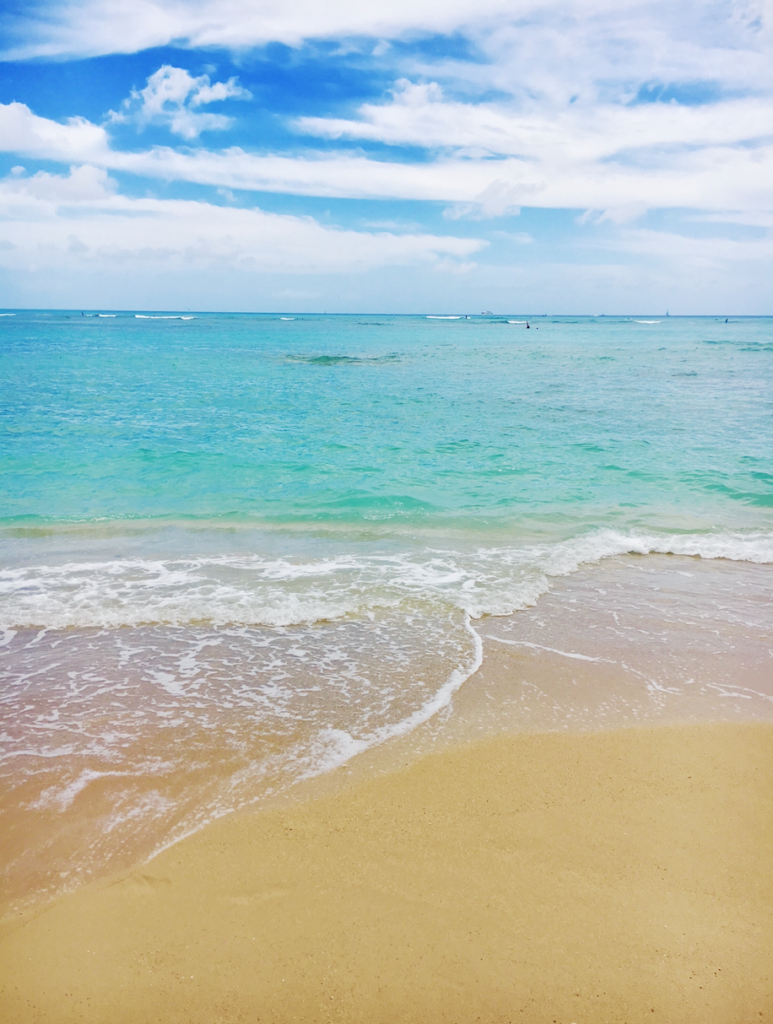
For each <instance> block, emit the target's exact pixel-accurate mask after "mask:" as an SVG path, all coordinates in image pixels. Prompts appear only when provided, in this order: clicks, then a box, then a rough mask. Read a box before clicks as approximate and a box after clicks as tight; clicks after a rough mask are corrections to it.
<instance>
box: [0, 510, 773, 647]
mask: <svg viewBox="0 0 773 1024" xmlns="http://www.w3.org/2000/svg"><path fill="white" fill-rule="evenodd" d="M629 552H631V553H636V554H641V555H646V554H650V553H659V554H675V555H689V556H695V557H700V558H708V559H712V558H725V559H730V560H734V561H748V562H756V563H773V535H772V534H768V533H755V534H741V533H729V532H727V533H710V534H662V535H659V534H655V533H645V532H622V531H616V530H609V529H605V530H599V531H595V532H593V533H588V534H584V535H582V536H579V537H575V538H572V539H570V540H565V541H561V542H558V543H553V544H547V543H546V544H538V545H518V546H511V547H503V546H497V547H480V548H477V549H474V550H468V551H466V552H465V551H459V550H455V551H450V550H442V549H427V548H424V549H416V550H413V551H407V552H403V553H398V554H380V553H372V554H341V555H331V556H329V557H319V558H313V559H312V558H308V557H307V558H300V557H297V558H276V557H266V556H261V555H219V556H214V557H211V556H210V557H200V558H177V559H147V558H127V559H115V560H110V561H97V560H88V561H86V560H84V561H68V562H66V563H64V564H61V565H48V564H46V565H33V566H24V567H19V568H10V569H3V570H0V628H5V629H11V628H19V627H27V628H29V627H34V626H39V627H44V628H48V629H62V628H66V627H101V628H106V627H107V628H109V627H118V626H137V625H141V624H144V623H169V624H175V625H184V624H186V623H191V622H202V621H209V622H213V623H234V624H242V625H265V626H290V625H294V624H303V623H311V622H317V621H321V620H337V619H344V618H347V617H362V616H367V615H368V614H369V613H373V612H375V611H377V610H379V609H390V608H391V609H395V608H400V607H403V608H405V609H406V610H410V608H414V607H418V606H421V607H428V608H434V609H435V611H436V612H442V611H443V610H444V609H445V610H449V609H458V610H461V611H463V612H467V613H469V614H470V615H471V616H473V618H478V617H480V616H482V615H487V614H488V615H505V614H509V613H511V612H513V611H516V610H518V609H521V608H525V607H528V606H530V605H533V604H534V603H535V602H536V601H537V600H538V599H539V597H540V596H541V595H542V594H543V593H545V592H546V591H547V590H548V589H549V588H550V579H551V578H553V577H558V576H566V575H569V574H571V573H574V572H576V571H577V570H578V569H579V568H580V567H581V566H582V565H586V564H589V563H594V562H599V561H600V560H602V559H603V558H606V557H609V556H613V555H621V554H626V553H629Z"/></svg>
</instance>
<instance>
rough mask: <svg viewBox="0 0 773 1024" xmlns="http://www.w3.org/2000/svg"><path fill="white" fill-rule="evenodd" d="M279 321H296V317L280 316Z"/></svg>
mask: <svg viewBox="0 0 773 1024" xmlns="http://www.w3.org/2000/svg"><path fill="white" fill-rule="evenodd" d="M279 319H280V320H294V319H295V317H294V316H280V317H279Z"/></svg>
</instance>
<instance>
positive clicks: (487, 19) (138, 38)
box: [0, 0, 773, 315]
mask: <svg viewBox="0 0 773 1024" xmlns="http://www.w3.org/2000/svg"><path fill="white" fill-rule="evenodd" d="M0 306H3V307H4V308H6V309H9V308H10V309H13V308H85V309H127V310H131V309H146V310H185V309H194V310H197V309H198V310H234V311H241V310H245V311H256V312H260V311H287V312H324V311H327V312H383V313H390V312H391V313H421V312H425V313H449V314H454V313H478V312H481V311H482V310H488V309H490V310H492V311H494V312H503V313H504V312H512V313H527V314H528V313H531V314H532V315H536V314H540V313H549V314H550V313H552V314H571V313H575V314H600V313H604V314H607V315H613V314H620V313H658V314H662V313H664V312H666V310H668V311H670V312H671V314H705V315H729V314H735V315H740V314H746V315H758V314H762V315H770V314H773V0H669V2H662V0H648V2H644V3H637V2H630V0H581V2H577V0H555V2H546V0H390V3H389V4H386V3H384V0H328V2H327V3H326V4H321V3H320V2H319V0H282V2H279V0H59V2H55V3H50V2H47V0H40V2H37V3H31V2H30V0H10V2H9V0H5V3H4V5H3V8H2V13H0Z"/></svg>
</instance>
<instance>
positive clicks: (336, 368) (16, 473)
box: [0, 313, 773, 537]
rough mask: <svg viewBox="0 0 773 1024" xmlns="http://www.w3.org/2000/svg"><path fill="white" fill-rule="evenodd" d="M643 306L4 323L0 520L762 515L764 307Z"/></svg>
mask: <svg viewBox="0 0 773 1024" xmlns="http://www.w3.org/2000/svg"><path fill="white" fill-rule="evenodd" d="M186 315H189V314H186ZM644 319H645V318H638V319H624V320H616V319H612V318H603V319H598V320H588V319H585V320H571V319H568V318H562V319H550V318H542V317H541V318H539V319H538V320H537V321H534V322H533V323H532V326H531V328H530V329H529V330H528V331H527V330H526V329H525V327H524V325H523V324H510V323H508V322H507V321H506V319H505V318H501V319H500V318H485V319H484V318H478V319H475V320H457V321H445V320H444V321H438V320H427V319H425V318H421V317H348V316H347V317H308V316H307V317H296V318H295V319H294V320H282V319H280V318H278V317H276V316H273V317H271V316H246V315H231V316H227V315H218V314H211V315H197V316H196V318H195V319H192V320H179V319H173V320H167V319H163V320H150V319H136V318H135V316H134V315H131V314H129V315H117V316H115V317H114V318H105V317H88V318H87V317H78V316H73V315H72V314H34V313H32V314H26V315H25V314H21V313H19V314H17V315H16V316H14V317H6V318H3V319H2V320H0V331H1V332H2V333H1V334H0V353H1V358H2V363H1V364H0V366H1V367H2V374H0V379H1V383H0V387H1V388H2V421H1V422H0V428H1V429H2V474H3V482H4V488H3V492H4V493H3V500H2V507H1V508H0V512H1V513H2V517H1V518H0V522H2V523H3V524H10V523H12V522H14V521H17V522H25V523H28V524H30V525H32V524H37V523H40V524H41V525H42V524H45V523H52V522H62V521H76V522H77V521H89V520H94V519H121V518H146V519H155V518H160V517H167V518H173V519H179V518H189V517H198V518H204V519H207V518H212V517H216V518H218V519H222V518H225V517H232V518H234V519H238V520H242V521H244V520H251V521H256V522H261V523H270V524H289V523H292V524H300V525H302V526H306V527H308V526H313V525H326V524H341V525H344V526H346V528H347V529H348V530H351V531H354V532H355V533H360V532H363V531H365V532H370V531H369V529H368V528H372V527H373V525H375V524H378V525H382V524H388V525H389V526H390V527H394V528H398V527H404V528H407V529H409V530H411V529H419V530H430V531H439V532H443V531H444V530H447V529H449V528H456V529H460V530H463V531H465V530H466V531H470V530H474V531H476V534H477V533H479V531H481V530H482V531H497V532H498V533H499V534H500V535H502V536H506V535H508V534H515V535H519V536H522V535H528V534H529V533H531V532H533V533H535V534H536V535H540V536H548V537H553V536H558V535H562V536H571V535H573V534H576V533H578V532H580V531H583V530H588V529H594V528H598V527H599V526H602V525H607V526H613V527H619V528H628V527H646V528H653V529H680V530H681V529H685V528H693V527H695V528H698V529H710V528H713V527H723V528H724V527H727V528H730V529H734V528H740V529H749V528H755V527H759V528H761V529H767V528H768V527H769V525H770V522H771V519H770V514H771V511H773V462H772V461H771V445H770V437H771V401H772V399H773V394H772V392H771V388H772V387H773V381H772V376H771V365H772V364H773V321H771V320H768V319H744V320H740V321H734V322H732V323H723V322H721V321H716V320H712V319H686V318H669V319H667V320H666V319H664V320H662V321H661V322H642V321H643V320H644ZM650 320H652V318H650Z"/></svg>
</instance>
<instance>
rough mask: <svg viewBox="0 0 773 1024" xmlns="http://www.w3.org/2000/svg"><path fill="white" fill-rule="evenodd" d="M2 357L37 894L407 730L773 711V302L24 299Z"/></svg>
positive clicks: (19, 798) (32, 893) (11, 830)
mask: <svg viewBox="0 0 773 1024" xmlns="http://www.w3.org/2000/svg"><path fill="white" fill-rule="evenodd" d="M0 368H1V370H2V372H1V373H0V389H1V390H2V401H1V402H0V432H1V433H2V444H1V446H0V460H1V461H0V464H1V466H2V494H1V496H0V629H2V637H1V639H0V702H1V703H0V708H2V711H1V715H2V721H1V723H0V730H1V733H2V734H1V735H0V814H2V816H3V817H4V819H5V823H6V824H5V828H4V830H3V837H2V838H0V862H1V864H2V870H3V877H4V879H5V885H6V894H7V899H10V900H11V901H14V900H15V901H17V903H18V902H20V901H23V900H25V899H29V898H33V897H34V898H40V897H41V895H46V894H49V895H50V894H53V893H56V892H60V891H62V890H63V889H67V888H72V887H74V886H76V885H80V884H82V883H83V882H84V881H87V880H88V879H90V878H93V877H97V876H98V875H100V874H104V873H105V872H107V871H110V870H113V869H116V868H118V867H121V866H122V865H125V864H129V863H133V862H135V861H137V860H138V859H141V858H143V857H147V856H150V855H151V854H152V853H153V852H154V851H156V850H158V849H161V848H163V847H165V846H167V845H168V844H169V843H172V842H174V841H175V840H176V839H178V838H180V837H181V836H184V835H187V834H189V833H190V832H192V831H194V830H196V829H197V828H200V827H202V825H204V824H205V823H206V822H208V821H211V820H213V819H214V818H216V817H218V816H220V815H223V814H225V813H229V812H231V811H234V810H238V809H241V808H245V807H251V806H256V805H259V804H260V802H261V801H266V800H268V799H271V798H277V797H279V796H281V795H282V794H283V793H286V792H289V791H291V790H292V789H293V787H294V786H297V784H298V783H301V782H303V781H304V780H308V779H312V778H315V777H319V776H323V775H325V773H329V772H331V771H332V770H333V769H335V768H337V767H340V766H341V765H343V764H345V763H347V762H349V761H350V760H351V759H352V758H353V757H355V755H358V754H362V753H363V752H365V751H368V750H371V751H372V750H375V749H377V748H380V747H384V746H385V745H388V743H389V742H390V741H394V740H396V739H398V738H400V737H408V736H411V735H414V734H415V735H417V736H418V735H419V734H422V735H431V736H432V737H434V740H438V737H441V736H442V734H443V730H445V731H446V733H447V734H448V735H449V736H451V735H453V736H456V737H458V738H460V739H464V738H465V737H467V738H469V737H471V736H472V735H475V734H478V733H479V732H481V731H483V732H486V731H488V732H490V731H496V730H497V729H516V730H517V729H524V728H598V727H604V726H606V725H614V724H617V725H635V724H641V723H644V724H646V723H648V722H655V721H668V720H694V719H701V718H713V719H723V718H729V719H732V720H737V719H738V718H767V719H770V718H771V717H773V600H772V598H773V571H772V570H771V568H770V566H771V563H773V443H772V442H773V372H772V371H773V319H770V318H732V317H730V318H728V319H727V320H725V319H724V318H710V317H695V318H690V317H665V316H664V317H656V316H638V317H637V316H632V317H611V316H609V317H595V318H588V317H585V318H581V317H552V316H539V317H536V318H533V319H529V320H527V318H526V317H525V316H518V315H510V316H473V317H469V318H468V317H461V316H460V317H455V318H451V317H450V316H448V315H444V314H436V315H431V316H430V315H424V316H386V315H384V316H363V315H352V316H348V315H347V316H332V315H301V314H294V315H293V314H283V315H281V314H259V315H258V314H255V315H252V314H221V313H180V314H176V315H171V314H153V313H150V312H147V313H144V314H136V313H133V312H123V313H121V312H108V311H105V312H103V313H98V312H90V313H85V311H84V314H81V313H80V312H79V311H78V312H70V311H68V312H39V311H30V312H23V311H16V312H15V313H11V312H10V311H8V312H5V313H3V315H2V316H0ZM422 730H423V731H424V732H423V733H422ZM434 740H433V741H434Z"/></svg>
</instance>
